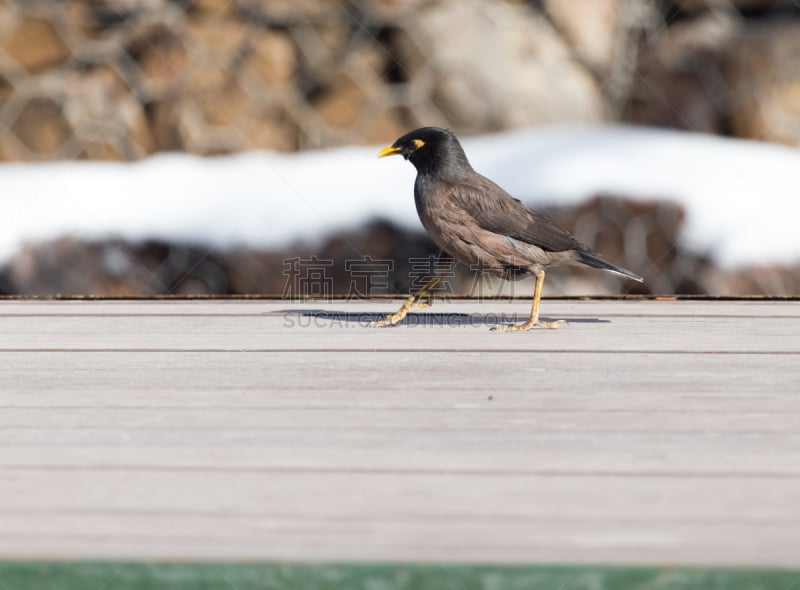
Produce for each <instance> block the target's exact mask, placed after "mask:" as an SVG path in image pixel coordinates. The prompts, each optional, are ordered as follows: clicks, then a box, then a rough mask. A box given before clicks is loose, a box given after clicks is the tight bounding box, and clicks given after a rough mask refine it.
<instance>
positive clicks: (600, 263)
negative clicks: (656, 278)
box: [578, 252, 644, 283]
mask: <svg viewBox="0 0 800 590" xmlns="http://www.w3.org/2000/svg"><path fill="white" fill-rule="evenodd" d="M578 261H579V262H582V263H583V264H586V265H587V266H591V267H594V268H599V269H602V270H607V271H608V272H611V273H614V274H615V275H619V276H621V277H625V278H628V279H633V280H634V281H639V282H640V283H643V282H644V279H643V278H642V277H640V276H639V275H637V274H636V273H635V272H631V271H629V270H628V269H626V268H622V267H621V266H616V265H614V264H611V263H610V262H606V261H605V260H603V259H602V258H600V256H599V255H597V254H595V253H594V252H579V253H578Z"/></svg>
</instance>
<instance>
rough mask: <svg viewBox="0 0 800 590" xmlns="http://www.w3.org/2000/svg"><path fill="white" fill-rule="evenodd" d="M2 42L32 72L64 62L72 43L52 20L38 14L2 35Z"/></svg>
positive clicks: (12, 56)
mask: <svg viewBox="0 0 800 590" xmlns="http://www.w3.org/2000/svg"><path fill="white" fill-rule="evenodd" d="M0 44H1V45H2V47H3V49H4V50H5V51H6V52H7V53H8V55H9V56H10V57H11V59H13V60H14V61H15V62H16V63H18V64H19V65H20V66H22V67H23V68H25V69H26V70H28V71H29V72H31V73H33V72H38V71H41V70H44V69H46V68H50V67H53V66H57V65H59V64H62V63H64V62H65V61H67V59H69V57H70V49H69V47H68V46H67V44H66V43H65V42H64V40H63V39H62V38H61V35H59V33H58V31H57V30H56V29H55V27H54V26H53V24H52V23H51V22H50V21H48V20H46V19H43V18H38V17H30V18H25V19H23V20H22V21H21V22H19V23H18V24H17V25H16V26H15V27H14V29H13V30H12V31H11V33H10V34H8V36H6V35H5V34H4V35H2V36H0Z"/></svg>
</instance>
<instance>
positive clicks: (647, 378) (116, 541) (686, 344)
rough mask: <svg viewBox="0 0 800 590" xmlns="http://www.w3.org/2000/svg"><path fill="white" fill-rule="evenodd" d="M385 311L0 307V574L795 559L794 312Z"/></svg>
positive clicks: (372, 307) (643, 307)
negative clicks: (42, 566) (543, 318)
mask: <svg viewBox="0 0 800 590" xmlns="http://www.w3.org/2000/svg"><path fill="white" fill-rule="evenodd" d="M393 306H394V303H393V302H387V301H371V302H370V301H365V302H345V301H341V302H322V303H320V302H308V303H302V304H297V303H289V302H282V301H205V302H204V301H177V302H167V301H158V302H157V301H136V302H131V301H110V302H108V301H86V302H64V301H57V302H31V301H5V302H0V358H1V359H2V360H1V361H0V507H2V508H0V520H2V522H3V526H2V527H0V558H2V559H15V558H20V559H21V558H41V559H47V558H83V559H91V558H99V557H102V558H120V559H128V558H159V559H248V560H249V559H255V560H270V561H274V560H287V561H298V560H300V561H315V562H319V561H327V560H334V561H336V560H363V559H367V560H375V561H381V562H387V561H389V562H391V561H424V562H425V561H447V562H453V563H455V562H466V563H487V562H496V563H548V562H559V563H611V564H625V565H630V564H677V565H692V564H702V565H725V564H727V565H737V566H742V565H747V566H791V567H798V566H800V554H798V552H797V547H798V546H800V516H798V512H797V500H796V499H797V498H798V497H800V434H798V430H797V420H798V417H800V303H798V302H793V301H784V302H780V301H773V302H760V301H546V302H545V303H544V307H543V310H544V313H545V315H547V316H548V317H563V318H566V319H568V320H569V322H570V325H569V327H567V328H564V329H561V330H558V331H548V330H541V331H534V332H530V333H524V334H498V333H491V332H489V331H488V328H489V327H491V326H492V325H494V324H496V323H497V322H498V321H505V320H512V319H514V316H517V317H519V318H520V319H522V318H523V316H524V315H525V313H526V311H527V304H526V303H525V302H505V301H484V302H463V301H453V302H439V303H437V304H436V305H435V306H434V307H433V308H432V309H431V310H429V311H427V312H425V313H422V314H415V315H414V317H413V318H412V320H413V321H412V322H410V324H409V325H404V326H399V327H397V328H394V329H386V330H372V329H369V328H366V327H365V326H364V324H365V322H366V321H368V320H369V319H371V318H373V317H375V316H376V315H377V314H379V313H383V312H386V311H389V310H391V309H392V307H393ZM501 316H502V317H501Z"/></svg>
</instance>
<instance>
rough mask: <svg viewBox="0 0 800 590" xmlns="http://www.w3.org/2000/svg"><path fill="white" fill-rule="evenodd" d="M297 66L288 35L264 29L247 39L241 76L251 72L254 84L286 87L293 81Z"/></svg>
mask: <svg viewBox="0 0 800 590" xmlns="http://www.w3.org/2000/svg"><path fill="white" fill-rule="evenodd" d="M297 66H298V64H297V55H296V53H295V47H294V43H292V40H291V38H290V37H289V35H287V34H285V33H278V32H273V31H270V30H267V29H265V30H260V31H258V32H256V33H255V34H253V35H251V37H250V38H249V39H248V43H247V49H246V58H245V62H244V72H243V75H244V76H247V75H248V73H249V72H252V74H253V75H254V78H255V83H257V84H262V85H266V86H287V85H289V84H290V83H291V82H292V81H293V80H294V77H295V73H296V71H297ZM249 82H253V80H249Z"/></svg>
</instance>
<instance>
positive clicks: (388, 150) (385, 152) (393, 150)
mask: <svg viewBox="0 0 800 590" xmlns="http://www.w3.org/2000/svg"><path fill="white" fill-rule="evenodd" d="M401 151H402V150H401V148H399V147H394V146H392V145H390V146H387V147H385V148H383V149H382V150H381V151H379V152H378V157H379V158H385V157H386V156H394V155H396V154H399V153H400V152H401Z"/></svg>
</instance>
